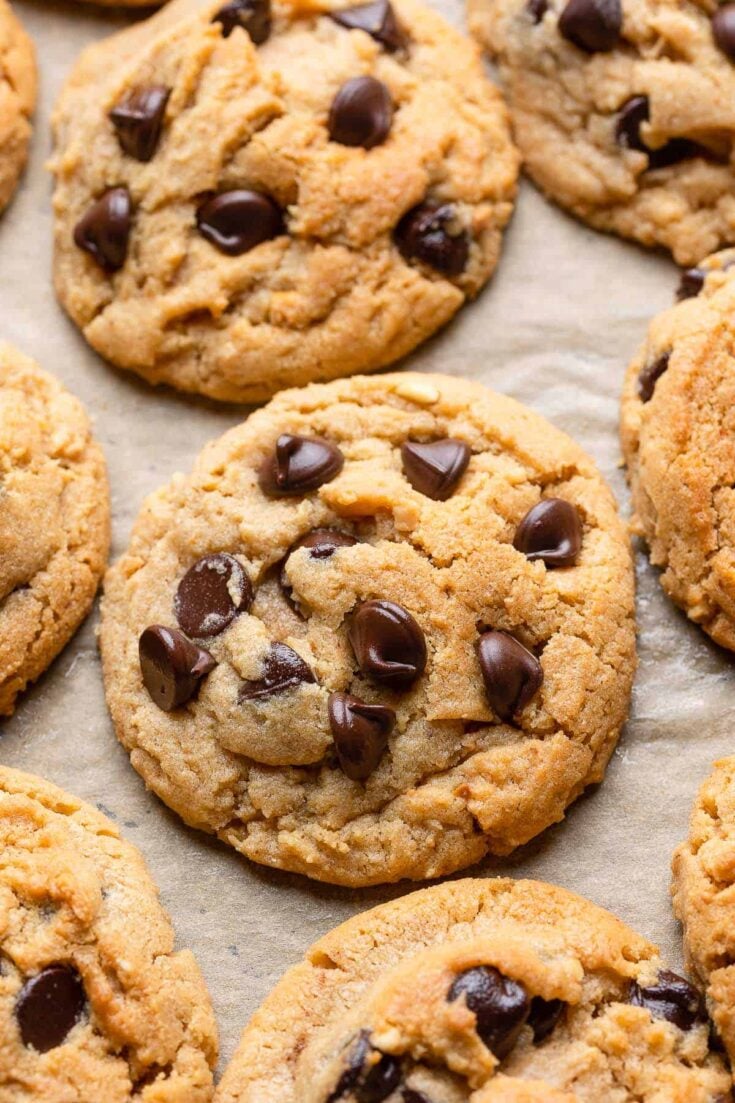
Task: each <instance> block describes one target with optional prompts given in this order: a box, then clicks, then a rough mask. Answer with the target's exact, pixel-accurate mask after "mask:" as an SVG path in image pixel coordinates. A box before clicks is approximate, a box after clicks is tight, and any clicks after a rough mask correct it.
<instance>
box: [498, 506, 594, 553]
mask: <svg viewBox="0 0 735 1103" xmlns="http://www.w3.org/2000/svg"><path fill="white" fill-rule="evenodd" d="M513 547H514V548H515V549H516V551H519V552H523V554H524V555H525V557H526V559H530V560H531V562H534V561H535V560H537V559H540V560H541V561H542V563H545V564H546V566H547V567H549V568H556V567H573V566H574V564H575V563H576V562H577V556H578V555H579V552H580V550H581V548H582V522H581V521H580V519H579V513H578V512H577V510H576V508H575V507H574V506H573V505H572V504H571V502H567V501H565V499H564V498H542V499H541V501H540V502H537V503H536V505H535V506H532V508H531V509H529V511H528V513H527V514H526V516H525V517H524V518H523V520H522V521H521V522H520V524H519V525H518V528H517V529H516V534H515V536H514V538H513Z"/></svg>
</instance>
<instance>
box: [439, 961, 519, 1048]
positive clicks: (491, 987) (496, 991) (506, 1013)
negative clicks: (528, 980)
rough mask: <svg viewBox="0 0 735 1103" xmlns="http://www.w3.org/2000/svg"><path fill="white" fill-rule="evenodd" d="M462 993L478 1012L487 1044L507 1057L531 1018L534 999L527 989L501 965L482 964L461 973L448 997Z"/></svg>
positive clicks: (460, 995) (469, 1005) (458, 995)
mask: <svg viewBox="0 0 735 1103" xmlns="http://www.w3.org/2000/svg"><path fill="white" fill-rule="evenodd" d="M462 996H464V999H465V1002H466V1004H467V1006H468V1007H469V1009H470V1011H474V1013H475V1018H476V1020H477V1022H476V1024H475V1029H476V1030H477V1033H478V1034H479V1035H480V1037H481V1038H482V1040H483V1042H484V1043H485V1045H486V1046H487V1048H488V1049H489V1050H492V1052H493V1054H494V1055H495V1056H496V1057H499V1058H501V1059H502V1058H503V1057H505V1056H506V1055H507V1054H508V1053H510V1051H511V1049H512V1048H513V1046H514V1045H515V1042H516V1039H517V1038H518V1035H519V1034H520V1032H521V1030H522V1028H523V1024H524V1023H525V1021H526V1019H527V1018H528V1012H529V1009H530V1006H531V1001H530V1000H529V998H528V993H527V992H526V989H525V988H524V987H523V985H522V984H520V983H519V982H518V981H516V980H512V979H511V978H510V977H505V976H503V974H502V973H501V972H500V971H499V970H498V969H495V968H493V967H492V966H489V965H478V966H476V967H475V968H474V969H467V970H465V972H464V973H460V974H459V976H458V977H457V978H456V980H455V981H454V983H453V984H452V987H451V988H450V989H449V995H448V996H447V999H448V1000H449V1001H450V1002H451V1001H453V1000H458V999H460V998H461V997H462Z"/></svg>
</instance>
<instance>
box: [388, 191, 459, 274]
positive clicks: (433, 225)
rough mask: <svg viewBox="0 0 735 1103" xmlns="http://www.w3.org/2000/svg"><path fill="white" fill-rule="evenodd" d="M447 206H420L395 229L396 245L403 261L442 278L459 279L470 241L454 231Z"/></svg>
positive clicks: (453, 214)
mask: <svg viewBox="0 0 735 1103" xmlns="http://www.w3.org/2000/svg"><path fill="white" fill-rule="evenodd" d="M456 222H457V216H456V212H455V210H454V207H453V206H452V205H451V204H450V203H443V204H441V203H431V202H427V203H420V204H419V205H418V207H413V208H412V209H411V210H410V211H408V212H407V213H406V214H404V216H403V218H402V219H401V220H400V222H399V223H398V225H397V226H396V228H395V232H394V237H395V241H396V245H397V246H398V249H399V251H400V253H401V256H402V257H403V258H404V259H405V260H418V261H421V262H422V263H423V264H428V265H429V267H430V268H434V269H435V270H436V271H437V272H441V274H442V275H443V276H459V275H461V273H462V272H463V271H464V269H465V267H466V266H467V260H468V257H469V253H470V238H469V234H468V233H467V231H466V230H463V229H460V228H457V226H456Z"/></svg>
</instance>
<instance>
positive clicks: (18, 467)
mask: <svg viewBox="0 0 735 1103" xmlns="http://www.w3.org/2000/svg"><path fill="white" fill-rule="evenodd" d="M0 485H1V486H2V509H0V549H1V554H0V602H1V604H0V715H3V716H9V715H10V713H12V711H13V709H14V707H15V700H16V698H17V696H18V694H19V693H21V692H22V690H23V689H25V687H26V686H27V685H28V683H29V682H32V681H34V680H35V679H36V678H38V676H39V675H40V674H41V673H42V672H43V671H44V670H45V669H46V668H47V667H48V666H49V664H50V663H51V661H52V659H54V658H55V656H56V655H57V654H58V653H59V651H61V649H62V647H63V646H64V645H65V644H66V643H67V641H68V640H69V639H70V638H71V636H72V635H73V634H74V632H75V631H76V630H77V628H78V627H79V625H80V624H81V622H82V621H83V620H84V618H85V617H86V615H87V613H88V612H89V610H90V608H91V606H92V602H93V600H94V595H95V592H96V590H97V586H98V584H99V582H100V579H101V578H102V574H103V571H104V569H105V566H106V563H107V553H108V549H109V541H110V534H109V529H110V521H109V493H108V488H107V474H106V471H105V461H104V458H103V455H102V451H101V449H100V447H99V445H98V444H97V442H96V441H95V440H94V438H93V437H92V433H91V429H90V425H89V419H88V418H87V415H86V413H85V412H84V409H83V408H82V405H81V403H80V402H79V401H78V400H77V399H76V398H74V397H73V396H72V395H70V394H69V393H68V391H66V390H65V389H64V388H63V387H62V386H61V384H60V383H58V382H57V381H56V380H55V379H54V378H53V377H52V376H50V375H47V374H46V372H44V371H41V369H40V368H39V367H38V366H37V365H36V364H34V363H33V362H32V361H31V360H29V359H27V358H26V357H25V356H22V355H21V354H20V353H19V352H17V351H16V349H14V348H12V347H11V346H10V345H7V344H3V343H0Z"/></svg>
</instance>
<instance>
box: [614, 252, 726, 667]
mask: <svg viewBox="0 0 735 1103" xmlns="http://www.w3.org/2000/svg"><path fill="white" fill-rule="evenodd" d="M733 261H735V251H731V250H726V251H724V252H722V253H720V254H717V255H716V256H712V257H709V258H707V260H706V261H704V262H703V263H702V264H701V265H700V266H699V267H698V268H696V269H692V270H690V271H688V272H686V273H684V277H683V280H682V286H681V289H680V295H682V296H684V298H682V299H681V301H679V302H678V304H677V305H675V306H673V307H671V308H670V309H669V310H666V311H664V312H663V313H662V314H660V315H658V316H657V317H656V318H654V320H653V322H652V323H651V326H650V328H649V331H648V337H647V340H646V341H645V343H644V345H643V347H642V348H641V349H640V350H639V351H638V353H637V355H636V356H635V358H634V359H633V362H632V363H631V365H630V368H629V369H628V374H627V376H626V381H625V387H624V392H623V401H622V420H621V433H622V443H623V452H624V455H625V460H626V463H627V465H628V476H629V478H630V484H631V490H632V496H633V506H634V511H635V515H634V518H633V525H634V529H635V530H636V531H637V532H638V534H639V535H641V536H643V537H644V539H645V540H646V541H647V543H648V546H649V549H650V557H651V562H652V563H653V564H654V565H655V566H657V567H660V568H661V571H662V573H661V583H662V585H663V587H664V589H665V590H666V592H667V594H669V596H670V597H671V598H673V600H674V601H675V602H676V604H677V605H679V606H680V607H681V608H682V609H684V611H685V612H686V613H687V615H688V616H689V617H690V618H691V619H692V620H693V621H696V623H697V624H699V625H701V627H702V628H703V629H704V630H705V632H707V633H708V634H709V635H710V636H711V637H712V638H713V639H714V640H716V641H717V643H719V644H721V645H722V646H723V647H729V648H731V649H732V648H735V490H734V489H733V485H734V484H735V433H734V429H735V423H734V421H733V408H734V405H733V403H734V402H735V353H734V348H735V345H734V341H735V324H734V323H733V310H735V278H733V277H735V271H734V270H730V268H729V266H730V265H731V264H732V262H733Z"/></svg>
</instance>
